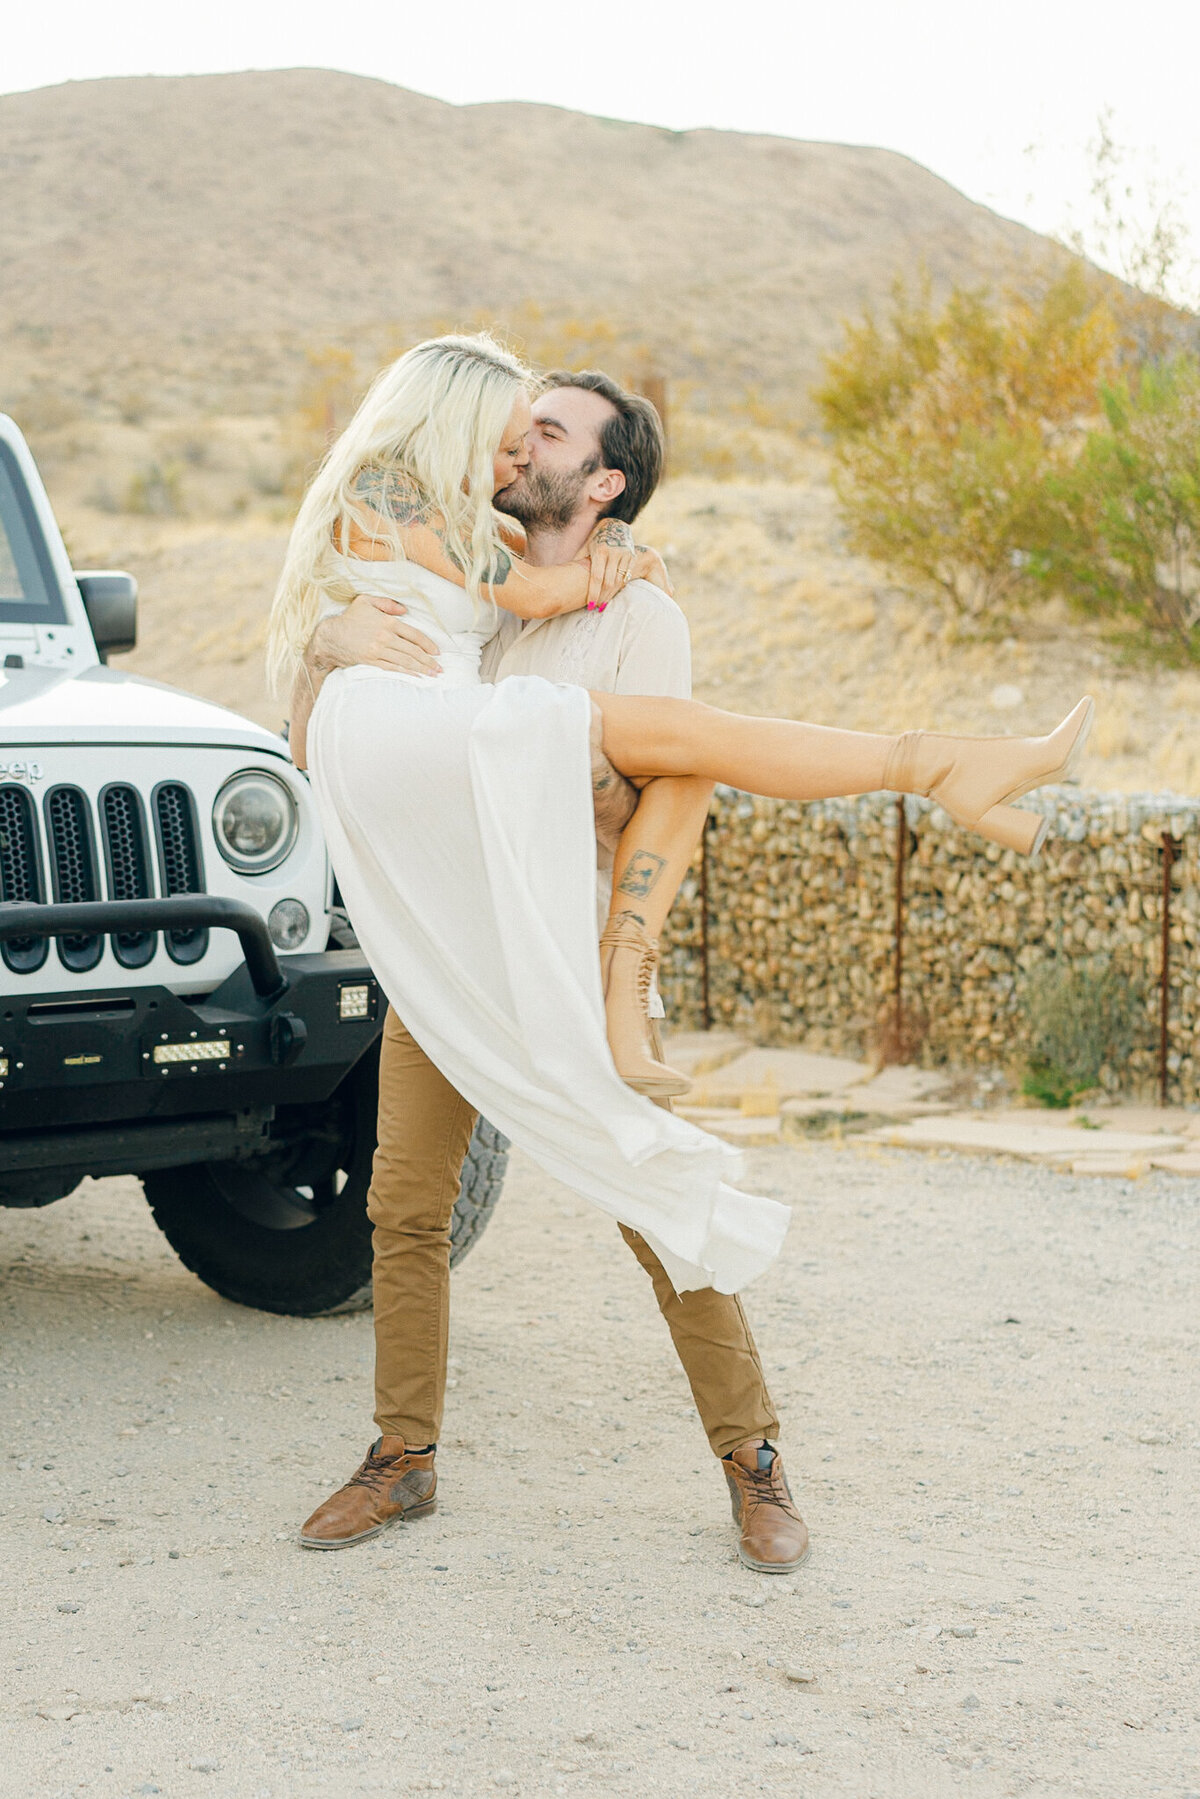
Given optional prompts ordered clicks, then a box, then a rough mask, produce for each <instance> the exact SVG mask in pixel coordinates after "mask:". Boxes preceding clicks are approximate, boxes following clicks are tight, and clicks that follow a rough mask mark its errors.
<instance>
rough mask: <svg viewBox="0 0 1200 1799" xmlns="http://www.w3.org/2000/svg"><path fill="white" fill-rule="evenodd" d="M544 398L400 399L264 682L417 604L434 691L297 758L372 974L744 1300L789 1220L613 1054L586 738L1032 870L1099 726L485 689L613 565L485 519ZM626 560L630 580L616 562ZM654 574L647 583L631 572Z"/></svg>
mask: <svg viewBox="0 0 1200 1799" xmlns="http://www.w3.org/2000/svg"><path fill="white" fill-rule="evenodd" d="M527 384H528V375H527V372H526V371H525V370H524V369H523V368H522V367H521V365H520V364H519V363H518V362H517V361H516V360H515V359H514V358H513V357H511V356H509V355H508V354H507V353H506V352H504V351H503V350H501V349H500V348H499V347H498V346H497V345H496V344H494V343H493V342H492V341H491V340H490V339H487V338H442V339H436V340H433V341H431V342H429V343H426V344H421V345H418V346H417V347H416V349H414V350H410V351H409V352H408V353H407V355H405V356H403V357H401V358H400V359H399V361H398V362H397V363H395V364H393V365H392V367H391V368H389V369H387V370H385V371H384V373H383V374H382V375H381V376H380V377H379V378H378V380H377V381H376V383H375V385H374V387H373V388H372V389H371V392H370V393H369V394H368V396H367V398H366V399H365V400H364V402H363V404H362V406H361V407H360V408H359V410H358V412H357V413H356V414H355V417H354V419H353V420H352V421H351V423H350V425H349V426H348V427H347V429H346V431H345V432H344V433H343V434H342V436H341V437H340V438H339V439H338V440H337V442H336V443H335V444H334V445H333V446H332V447H331V449H330V451H329V453H328V455H327V456H326V459H325V461H324V463H323V464H322V467H321V469H320V470H319V471H318V474H317V476H316V477H315V479H314V481H313V484H312V486H311V487H310V489H309V491H308V494H307V495H306V497H305V500H304V503H303V505H302V507H301V510H300V514H299V517H298V518H297V521H296V526H295V529H294V531H293V534H292V539H291V543H290V545H289V550H288V556H287V560H286V563H285V566H284V571H283V575H282V577H281V580H280V584H279V589H278V592H277V594H276V600H275V607H274V611H273V617H272V636H271V654H272V663H273V667H274V670H275V672H276V674H277V675H278V674H286V673H287V672H289V671H291V670H294V669H296V668H298V667H299V666H300V663H301V656H302V652H303V647H304V645H305V643H306V642H307V640H308V638H309V636H310V635H311V633H312V630H313V628H314V626H315V624H316V622H317V619H318V618H319V616H320V615H321V613H322V611H323V610H324V609H328V608H330V607H332V606H334V605H336V604H338V603H339V602H343V601H344V600H347V599H349V598H350V597H351V596H352V595H353V594H354V593H356V592H359V591H372V592H381V591H382V592H390V593H392V594H393V595H394V596H395V597H398V598H403V599H404V601H405V603H406V605H407V606H408V610H409V616H410V619H411V620H412V622H414V623H416V624H417V625H419V626H420V628H421V629H422V630H424V631H425V632H426V633H427V634H428V635H429V636H430V637H432V638H433V639H434V641H435V642H436V643H437V644H438V645H439V661H440V663H441V667H442V673H441V674H440V675H439V676H437V677H436V678H434V679H430V678H427V677H424V678H422V677H410V676H404V675H400V674H395V673H389V672H387V671H383V670H380V669H377V668H372V667H355V668H349V669H339V670H337V671H335V672H334V673H333V674H331V675H330V676H329V677H328V678H327V679H326V680H325V682H324V685H323V687H322V689H321V692H320V694H319V696H318V698H317V702H316V705H315V707H314V709H313V713H312V718H311V722H310V724H309V726H308V730H307V745H306V743H305V733H303V732H301V733H300V734H299V736H298V740H297V741H296V743H295V745H294V748H295V753H296V756H297V760H298V762H300V763H301V764H303V762H304V760H305V755H306V752H307V757H308V761H309V763H310V765H311V769H312V777H313V786H314V791H315V793H316V796H317V801H318V805H319V808H320V811H321V816H322V821H323V823H324V825H325V829H326V834H327V837H328V841H329V846H330V853H331V855H332V858H333V863H334V867H335V870H336V872H337V875H338V881H339V885H340V887H341V890H342V893H343V895H344V897H345V899H346V903H347V906H348V908H349V911H350V914H351V917H352V918H353V920H354V923H355V926H356V929H357V931H358V933H359V937H360V940H361V942H362V944H363V948H364V949H365V951H366V953H367V955H368V956H369V957H370V959H371V962H372V965H373V966H374V968H375V971H376V973H377V975H378V977H379V979H380V982H381V984H382V985H383V987H384V990H385V991H386V992H387V994H388V997H389V999H390V1000H391V1001H392V1003H393V1005H394V1006H395V1007H396V1010H397V1011H398V1012H399V1014H400V1016H401V1017H402V1018H403V1019H404V1021H405V1023H406V1025H407V1026H408V1028H409V1030H410V1031H411V1032H412V1035H413V1036H414V1038H415V1039H416V1040H417V1042H418V1043H419V1044H420V1045H421V1047H422V1048H423V1049H424V1050H425V1052H426V1053H427V1054H428V1055H429V1057H430V1058H431V1060H433V1061H434V1062H435V1063H436V1064H437V1065H438V1067H439V1068H441V1070H442V1071H443V1073H444V1074H445V1075H446V1077H447V1078H448V1079H449V1080H450V1081H451V1082H452V1083H453V1085H454V1086H455V1087H456V1088H457V1089H458V1091H459V1092H460V1093H462V1094H463V1096H464V1097H465V1098H466V1099H467V1100H468V1101H469V1102H470V1104H472V1105H473V1106H475V1107H477V1108H478V1109H479V1110H481V1111H483V1112H485V1113H486V1115H487V1116H488V1117H489V1118H490V1119H491V1120H492V1122H493V1123H495V1124H496V1125H498V1126H499V1128H500V1129H501V1130H503V1131H505V1132H506V1133H507V1134H508V1135H509V1136H510V1137H512V1138H513V1139H514V1140H515V1141H516V1142H517V1143H518V1144H520V1146H521V1147H522V1148H524V1149H525V1150H526V1151H527V1152H528V1153H529V1154H531V1155H532V1156H533V1157H534V1159H535V1160H536V1161H538V1162H539V1163H540V1164H541V1165H542V1166H543V1167H544V1168H546V1169H547V1170H548V1171H549V1172H551V1173H553V1174H555V1175H557V1176H558V1177H559V1178H561V1179H562V1180H564V1181H565V1182H567V1183H568V1184H569V1185H570V1186H572V1187H574V1188H575V1189H576V1190H577V1191H579V1192H581V1193H582V1194H584V1195H585V1196H586V1197H588V1198H591V1199H593V1200H594V1201H595V1202H596V1203H597V1204H599V1205H600V1206H602V1207H603V1208H604V1209H605V1210H606V1211H608V1212H610V1213H611V1214H613V1215H614V1216H616V1217H617V1218H619V1219H620V1220H621V1221H622V1222H624V1223H626V1224H628V1225H630V1226H631V1227H632V1228H633V1229H635V1230H637V1231H639V1232H641V1234H642V1235H643V1236H644V1237H645V1238H646V1239H647V1240H648V1241H649V1242H650V1244H651V1246H652V1247H653V1249H654V1250H655V1251H656V1253H657V1254H658V1255H659V1257H660V1259H661V1261H662V1262H663V1265H664V1267H665V1268H666V1270H667V1272H668V1274H669V1275H670V1277H671V1279H672V1281H673V1282H674V1284H675V1287H676V1289H677V1290H678V1291H683V1290H685V1289H688V1288H693V1287H702V1286H707V1285H712V1286H714V1287H716V1288H718V1290H720V1291H722V1292H736V1291H737V1290H738V1289H739V1288H740V1287H741V1286H743V1285H744V1284H745V1283H746V1282H747V1281H748V1280H750V1279H751V1278H753V1276H754V1275H755V1274H757V1273H760V1272H761V1271H762V1270H763V1269H764V1268H765V1267H767V1266H768V1265H769V1263H770V1262H771V1260H772V1259H773V1258H774V1256H775V1254H776V1253H777V1251H778V1248H779V1245H780V1243H781V1241H782V1238H783V1233H784V1231H785V1229H786V1225H787V1218H788V1214H787V1209H786V1208H785V1207H783V1206H780V1205H778V1204H776V1203H775V1202H774V1201H771V1200H767V1199H759V1198H755V1197H753V1196H750V1195H747V1194H744V1193H740V1192H738V1191H737V1190H736V1189H734V1188H732V1187H731V1186H730V1185H729V1184H728V1183H727V1181H726V1180H725V1178H724V1177H725V1176H726V1175H727V1174H728V1173H729V1172H730V1169H731V1167H732V1165H733V1164H734V1162H735V1160H736V1158H735V1157H734V1154H733V1152H732V1151H731V1150H730V1149H729V1147H728V1146H727V1145H725V1144H723V1143H720V1142H718V1141H717V1140H715V1139H714V1138H712V1137H709V1136H707V1135H706V1134H705V1133H703V1132H701V1131H699V1130H696V1129H695V1128H694V1127H693V1126H691V1125H689V1124H687V1123H685V1122H684V1121H683V1120H681V1119H677V1118H674V1117H672V1116H671V1115H670V1114H669V1113H667V1112H664V1111H662V1110H660V1109H659V1108H656V1107H654V1106H653V1105H651V1104H650V1103H649V1102H648V1101H647V1100H646V1099H645V1098H644V1097H642V1096H640V1095H638V1094H636V1093H634V1092H632V1091H631V1090H630V1089H629V1088H628V1087H627V1086H626V1085H625V1084H624V1083H623V1082H622V1080H621V1079H620V1076H619V1075H618V1072H617V1070H616V1068H615V1067H614V1064H613V1060H612V1057H611V1055H610V1054H609V1052H608V1046H607V1043H606V1039H605V1021H604V1012H603V1004H602V997H601V986H600V967H599V957H598V953H597V945H596V936H595V918H594V885H593V875H594V838H593V826H592V803H591V741H592V736H593V729H594V721H598V727H599V731H600V735H601V740H602V743H603V748H604V751H605V753H606V754H607V756H608V757H609V759H610V761H611V762H612V763H613V764H614V766H615V767H616V768H617V769H618V770H619V771H620V772H621V773H623V774H625V775H627V776H628V777H629V778H630V779H633V780H647V779H651V780H652V779H655V778H662V777H695V776H702V777H704V778H706V779H709V780H719V781H725V782H729V783H731V784H732V785H735V786H738V787H743V788H748V789H750V790H751V791H754V792H758V793H764V794H771V795H777V796H779V797H781V798H792V799H817V798H825V797H830V796H833V795H836V794H853V793H865V792H870V791H872V790H875V789H878V788H893V789H896V790H899V791H904V792H919V793H925V794H930V795H931V796H932V797H933V798H935V799H937V800H938V801H939V802H940V803H941V804H942V805H944V806H945V807H946V808H947V810H948V811H950V812H951V814H952V815H953V816H954V817H955V818H956V819H958V820H959V821H960V822H961V823H964V824H968V825H970V826H972V827H974V828H975V829H978V830H980V831H982V832H983V833H984V834H985V835H988V836H990V837H992V838H993V839H995V840H996V841H999V842H1003V843H1006V844H1009V845H1011V846H1012V847H1014V848H1018V849H1022V850H1024V851H1025V852H1027V853H1028V852H1030V851H1032V850H1033V849H1034V848H1035V847H1036V845H1037V842H1038V840H1039V837H1040V833H1041V831H1042V830H1044V824H1043V821H1042V820H1041V819H1039V818H1038V817H1037V816H1036V815H1033V814H1030V813H1024V812H1021V811H1019V810H1017V809H1015V808H1013V807H1012V806H1011V804H1010V803H1009V802H1010V801H1011V800H1012V799H1013V798H1015V797H1017V796H1018V795H1019V794H1020V793H1023V792H1027V791H1028V790H1029V789H1030V788H1031V787H1034V786H1037V785H1039V784H1040V783H1042V782H1044V781H1047V780H1051V779H1054V778H1057V777H1059V776H1061V775H1063V774H1064V773H1066V772H1067V769H1068V765H1069V763H1070V762H1071V760H1072V758H1073V757H1074V756H1075V755H1076V754H1077V753H1078V751H1079V749H1080V748H1081V746H1082V742H1083V740H1084V737H1085V736H1086V732H1087V727H1088V724H1089V721H1090V715H1091V702H1090V701H1083V702H1081V703H1080V705H1079V706H1078V707H1077V708H1076V709H1075V712H1074V713H1072V714H1071V716H1070V718H1069V719H1067V720H1066V721H1065V722H1064V724H1063V725H1062V726H1060V727H1059V729H1058V731H1056V732H1055V733H1054V734H1053V736H1052V737H1050V738H1045V739H1033V740H1029V739H1013V738H998V739H971V738H951V737H934V736H927V735H925V734H922V733H917V732H910V733H906V734H905V735H904V736H902V737H898V738H897V737H886V736H877V735H873V734H867V733H860V732H852V731H841V730H836V729H826V728H823V727H819V726H813V725H805V724H798V723H792V722H789V721H784V720H776V719H747V718H740V717H738V716H736V715H734V714H731V713H726V712H720V711H717V710H716V709H714V708H712V707H707V706H702V705H697V704H695V703H693V702H691V701H682V700H665V699H661V698H653V699H643V698H635V697H631V696H624V695H621V696H618V695H612V694H601V693H597V694H592V695H590V696H589V695H588V694H587V693H586V692H585V691H584V690H583V689H582V688H577V687H569V686H561V685H555V684H552V683H550V682H547V681H543V680H540V679H536V678H532V677H515V678H512V679H510V680H508V681H505V682H502V683H501V684H500V685H499V686H496V687H485V686H482V685H481V684H480V682H479V678H478V661H479V651H480V648H481V646H482V644H483V643H484V642H485V641H486V640H487V638H488V637H489V636H490V635H491V633H492V632H493V630H494V629H495V627H496V622H497V617H498V613H497V607H504V608H506V609H508V610H510V611H512V612H514V613H516V614H517V615H518V616H520V617H523V618H537V617H547V616H550V615H552V614H554V613H558V612H565V611H571V610H575V609H578V608H580V607H583V606H585V605H587V604H588V602H589V586H590V585H592V586H593V592H592V596H591V597H592V598H593V600H594V599H595V598H596V594H595V591H594V583H595V582H596V581H597V580H598V579H599V578H600V577H601V575H602V573H603V570H602V566H601V559H600V557H599V556H598V557H597V560H596V563H595V564H593V563H589V562H583V561H581V562H579V563H573V564H570V565H568V566H567V567H558V568H534V567H532V566H530V565H529V564H527V563H524V562H522V560H521V559H520V557H519V555H517V554H515V553H514V551H513V549H512V548H511V547H510V545H509V544H506V543H505V541H504V540H503V537H502V534H501V529H500V526H499V523H498V521H497V519H496V517H495V515H494V513H493V511H492V506H491V500H492V496H493V494H494V493H495V492H496V491H498V490H499V489H500V488H502V487H505V486H507V485H508V484H509V483H510V482H511V481H512V479H513V471H514V469H515V468H517V467H518V466H519V465H520V462H521V460H522V458H523V455H524V437H525V433H526V432H527V430H528V428H529V404H528V397H527ZM614 557H615V559H616V560H617V562H618V563H619V564H622V565H623V563H624V561H627V560H628V558H627V557H626V556H625V554H624V552H623V551H621V550H619V549H618V550H616V551H615V552H614ZM642 566H643V565H642V563H640V562H639V561H638V560H637V558H636V557H635V558H634V560H633V562H632V566H631V568H630V570H629V572H630V573H631V574H634V575H636V574H637V573H639V572H641V568H642ZM598 571H599V572H598ZM616 572H617V574H618V575H622V574H623V573H624V572H625V570H624V567H623V566H620V567H618V569H617V571H616ZM603 597H604V595H603V591H602V592H601V593H600V595H599V598H600V600H601V601H602V600H603ZM639 841H644V833H643V837H642V838H641V839H639ZM662 848H663V850H664V851H665V852H666V854H665V855H664V857H663V860H664V862H666V863H667V864H668V865H669V866H672V865H671V857H672V856H674V857H675V858H676V862H677V861H678V853H679V852H678V846H672V845H668V844H664V845H663V846H662ZM666 885H667V883H664V888H665V887H666Z"/></svg>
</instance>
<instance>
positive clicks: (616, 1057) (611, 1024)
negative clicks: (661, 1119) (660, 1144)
mask: <svg viewBox="0 0 1200 1799" xmlns="http://www.w3.org/2000/svg"><path fill="white" fill-rule="evenodd" d="M657 966H658V939H657V938H656V937H647V935H646V931H645V927H644V926H643V924H642V922H641V920H640V919H639V918H637V917H636V915H635V914H634V913H632V912H619V913H618V914H617V916H616V918H614V919H610V920H609V922H608V924H606V925H605V927H604V934H603V936H602V937H601V939H600V979H601V982H602V983H603V987H604V1015H605V1018H606V1019H607V1022H608V1047H609V1048H610V1049H611V1050H612V1058H613V1061H614V1062H615V1063H616V1067H617V1073H618V1074H619V1075H620V1077H621V1079H622V1080H623V1081H624V1082H625V1084H626V1086H627V1087H632V1088H634V1089H635V1091H636V1092H638V1093H645V1094H646V1095H647V1096H648V1097H649V1098H650V1099H670V1098H672V1097H673V1096H676V1095H678V1094H680V1093H686V1092H687V1090H688V1088H689V1087H690V1086H691V1084H692V1083H691V1082H690V1081H689V1080H688V1078H687V1076H686V1075H685V1074H680V1073H679V1072H678V1070H677V1069H674V1068H669V1067H668V1066H667V1064H666V1063H665V1062H664V1061H662V1059H661V1058H660V1057H658V1056H656V1055H655V1053H654V1044H653V1040H652V1038H651V1034H650V1011H649V1007H650V987H651V983H652V981H653V979H654V970H655V969H656V968H657Z"/></svg>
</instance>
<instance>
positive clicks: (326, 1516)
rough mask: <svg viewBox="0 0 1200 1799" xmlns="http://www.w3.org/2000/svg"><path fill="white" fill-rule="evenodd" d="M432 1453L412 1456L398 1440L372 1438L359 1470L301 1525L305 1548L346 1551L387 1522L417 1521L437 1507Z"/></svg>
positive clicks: (433, 1453)
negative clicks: (372, 1441) (411, 1519)
mask: <svg viewBox="0 0 1200 1799" xmlns="http://www.w3.org/2000/svg"><path fill="white" fill-rule="evenodd" d="M435 1453H436V1452H435V1451H434V1450H432V1449H428V1450H426V1451H425V1452H424V1454H422V1455H414V1454H413V1453H412V1451H411V1450H410V1449H408V1448H407V1446H406V1445H405V1442H404V1438H403V1437H377V1438H376V1439H375V1441H374V1443H372V1445H371V1447H370V1449H368V1451H367V1454H366V1458H365V1460H364V1461H363V1463H362V1466H361V1467H360V1468H359V1469H358V1470H357V1472H356V1473H354V1474H352V1475H351V1477H350V1479H349V1480H348V1481H347V1482H346V1484H345V1486H344V1487H339V1488H338V1490H337V1492H336V1493H333V1494H331V1495H330V1497H329V1498H328V1499H326V1500H325V1501H324V1503H323V1504H322V1505H319V1506H318V1507H317V1509H316V1511H315V1512H314V1513H313V1515H312V1517H311V1518H309V1519H308V1520H307V1521H306V1522H305V1523H304V1524H302V1525H301V1527H300V1541H301V1543H302V1544H303V1546H304V1548H305V1549H349V1548H350V1546H351V1544H352V1543H365V1542H366V1540H367V1538H368V1537H377V1536H378V1535H379V1533H380V1531H381V1530H386V1529H387V1527H388V1525H389V1524H396V1523H399V1522H401V1521H402V1520H403V1519H405V1518H419V1517H421V1516H422V1514H423V1513H425V1512H431V1511H433V1509H434V1507H435V1506H436V1504H437V1500H436V1498H435V1497H434V1496H435V1494H436V1492H437V1472H436V1470H435V1468H434V1465H433V1458H434V1455H435Z"/></svg>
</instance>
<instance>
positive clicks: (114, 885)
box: [100, 785, 155, 968]
mask: <svg viewBox="0 0 1200 1799" xmlns="http://www.w3.org/2000/svg"><path fill="white" fill-rule="evenodd" d="M100 828H101V831H102V833H103V837H104V856H105V861H106V862H107V864H108V891H109V896H110V897H111V898H112V899H116V900H132V899H150V898H152V897H153V894H154V888H153V886H152V884H151V880H150V849H149V845H148V843H147V841H146V820H145V815H144V813H143V811H142V801H141V795H140V794H139V793H138V790H137V788H136V787H127V786H120V785H114V786H112V787H106V788H105V789H104V792H103V793H102V794H101V795H100ZM111 942H112V949H113V955H114V956H115V957H116V958H117V961H118V962H119V963H120V964H121V966H122V968H144V967H145V965H146V963H147V962H149V961H150V960H151V959H152V958H153V955H154V942H155V933H154V932H153V931H115V932H114V933H113V936H112V938H111Z"/></svg>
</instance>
